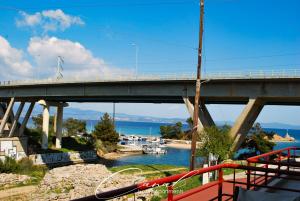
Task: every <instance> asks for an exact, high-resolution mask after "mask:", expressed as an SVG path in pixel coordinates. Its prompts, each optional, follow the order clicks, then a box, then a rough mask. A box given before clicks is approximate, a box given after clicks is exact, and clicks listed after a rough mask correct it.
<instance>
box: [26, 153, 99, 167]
mask: <svg viewBox="0 0 300 201" xmlns="http://www.w3.org/2000/svg"><path fill="white" fill-rule="evenodd" d="M29 158H30V159H31V160H32V161H33V163H34V164H36V165H44V164H55V163H68V162H81V161H86V160H95V159H97V153H96V151H94V150H91V151H83V152H67V153H49V154H34V155H30V156H29Z"/></svg>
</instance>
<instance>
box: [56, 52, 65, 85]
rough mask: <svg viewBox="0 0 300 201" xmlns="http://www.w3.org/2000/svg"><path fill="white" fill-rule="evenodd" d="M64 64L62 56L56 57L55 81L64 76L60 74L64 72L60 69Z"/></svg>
mask: <svg viewBox="0 0 300 201" xmlns="http://www.w3.org/2000/svg"><path fill="white" fill-rule="evenodd" d="M63 63H64V59H63V57H62V56H57V70H56V79H57V80H60V79H62V78H63V77H64V76H63V74H62V71H63V70H64V69H63V67H62V64H63Z"/></svg>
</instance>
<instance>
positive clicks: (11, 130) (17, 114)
mask: <svg viewBox="0 0 300 201" xmlns="http://www.w3.org/2000/svg"><path fill="white" fill-rule="evenodd" d="M24 105H25V102H21V103H20V105H19V108H18V110H17V113H16V115H15V117H14V120H13V122H12V126H11V128H10V131H9V135H8V137H11V136H13V134H14V133H15V130H16V128H17V125H18V122H19V118H20V115H21V113H22V111H23V108H24Z"/></svg>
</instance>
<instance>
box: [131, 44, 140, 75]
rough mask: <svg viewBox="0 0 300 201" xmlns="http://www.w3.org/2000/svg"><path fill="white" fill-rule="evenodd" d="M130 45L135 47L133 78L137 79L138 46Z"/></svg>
mask: <svg viewBox="0 0 300 201" xmlns="http://www.w3.org/2000/svg"><path fill="white" fill-rule="evenodd" d="M131 45H132V46H134V47H135V78H137V74H138V54H139V46H138V45H137V44H135V43H132V44H131Z"/></svg>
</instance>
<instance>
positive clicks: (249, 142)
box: [241, 123, 275, 155]
mask: <svg viewBox="0 0 300 201" xmlns="http://www.w3.org/2000/svg"><path fill="white" fill-rule="evenodd" d="M270 135H271V134H269V133H266V132H264V131H263V129H262V128H261V126H260V124H259V123H256V124H255V125H254V127H253V129H252V131H251V132H250V134H249V135H248V136H247V137H246V139H245V141H244V142H243V144H242V145H241V148H243V149H245V148H246V149H248V150H249V152H250V155H257V154H263V153H267V152H270V151H272V150H273V147H274V146H275V143H273V142H270V141H269V140H268V138H269V137H270ZM248 154H249V153H248Z"/></svg>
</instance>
